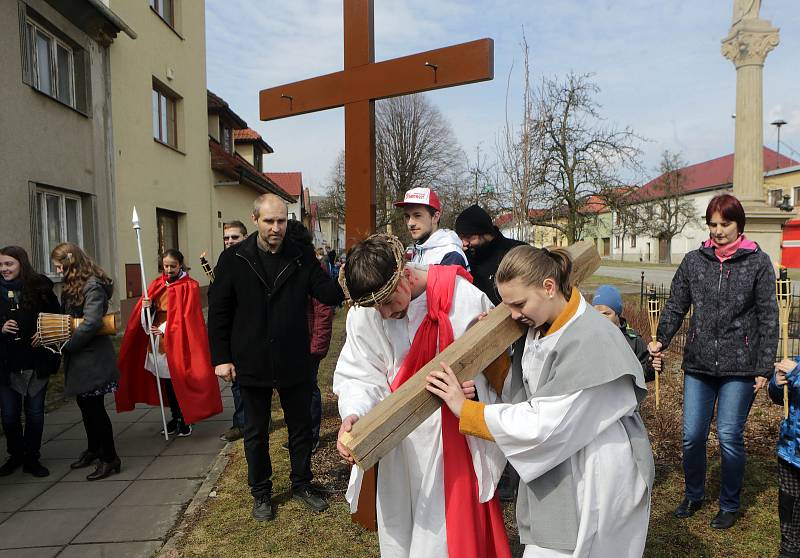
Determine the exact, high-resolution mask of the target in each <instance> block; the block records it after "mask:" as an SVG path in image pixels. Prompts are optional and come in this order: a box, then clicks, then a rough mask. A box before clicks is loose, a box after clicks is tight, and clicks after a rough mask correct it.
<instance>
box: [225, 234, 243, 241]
mask: <svg viewBox="0 0 800 558" xmlns="http://www.w3.org/2000/svg"><path fill="white" fill-rule="evenodd" d="M240 238H242V235H240V234H230V235H227V234H226V235H223V237H222V240H239V239H240Z"/></svg>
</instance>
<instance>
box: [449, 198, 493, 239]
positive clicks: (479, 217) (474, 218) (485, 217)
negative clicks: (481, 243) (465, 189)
mask: <svg viewBox="0 0 800 558" xmlns="http://www.w3.org/2000/svg"><path fill="white" fill-rule="evenodd" d="M493 232H494V225H493V224H492V218H491V217H489V214H488V213H486V211H484V210H483V209H482V208H481V207H480V206H478V205H471V206H469V207H468V208H466V209H465V210H464V211H462V212H461V213H460V214H459V216H458V217H456V234H457V235H459V236H470V235H473V234H486V233H493Z"/></svg>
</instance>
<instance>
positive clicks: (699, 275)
mask: <svg viewBox="0 0 800 558" xmlns="http://www.w3.org/2000/svg"><path fill="white" fill-rule="evenodd" d="M748 244H750V245H752V246H753V248H740V249H739V250H737V251H736V253H735V254H734V255H733V257H731V259H729V260H727V261H725V262H724V263H721V262H720V261H719V260H718V259H717V257H716V256H715V255H714V249H713V248H712V247H710V246H706V245H703V246H701V247H700V248H699V249H698V250H693V251H692V252H689V253H688V254H686V257H685V258H684V259H683V261H682V262H681V265H680V266H679V267H678V270H677V271H676V273H675V277H673V279H672V287H671V289H670V297H669V300H667V303H666V304H665V305H664V310H663V312H662V314H661V320H660V321H659V323H658V340H659V341H661V343H662V344H663V345H664V347H666V346H667V345H669V343H670V341H672V337H673V336H674V335H675V333H676V332H677V331H678V329H679V328H680V326H681V323H682V322H683V318H684V316H685V315H686V312H688V311H689V307H690V306H692V305H694V312H693V313H692V317H691V320H690V322H689V331H688V333H687V337H686V346H685V347H684V351H683V370H684V372H690V373H695V374H709V375H712V376H765V377H767V378H769V377H771V376H772V374H773V371H774V364H775V355H776V351H777V347H778V304H777V302H776V301H775V271H774V269H773V267H772V262H771V261H770V259H769V256H768V255H767V254H766V253H765V252H764V251H762V250H761V249H760V248H759V247H758V245H757V244H755V243H748Z"/></svg>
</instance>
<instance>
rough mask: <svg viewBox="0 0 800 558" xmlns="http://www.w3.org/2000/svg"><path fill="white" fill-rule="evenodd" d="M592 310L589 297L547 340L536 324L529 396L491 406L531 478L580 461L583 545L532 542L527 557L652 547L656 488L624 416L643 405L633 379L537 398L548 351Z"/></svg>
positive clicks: (526, 357)
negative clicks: (642, 469) (640, 463)
mask: <svg viewBox="0 0 800 558" xmlns="http://www.w3.org/2000/svg"><path fill="white" fill-rule="evenodd" d="M585 309H586V301H585V300H583V299H582V298H581V302H580V306H579V307H578V310H577V312H576V313H575V315H574V316H573V317H572V318H571V319H570V320H569V321H568V322H567V324H565V326H564V327H562V328H561V329H560V330H558V331H556V332H554V333H553V334H551V335H549V336H546V337H544V338H541V339H540V338H539V334H538V333H537V332H536V331H535V330H534V329H533V328H532V329H530V330H529V332H528V337H527V339H526V342H525V352H524V353H523V357H522V369H523V382H524V385H525V390H526V393H527V396H528V401H523V402H522V403H517V404H513V405H512V404H499V405H488V406H487V407H486V408H485V411H484V417H485V420H486V425H487V427H488V428H489V431H490V432H491V433H492V435H493V436H494V439H495V441H496V442H497V445H498V446H499V447H500V448H501V449H502V450H503V453H504V454H505V455H506V457H507V458H508V461H509V462H510V463H511V464H512V465H513V466H514V468H515V469H516V470H517V472H518V473H519V475H520V477H521V478H522V480H523V481H525V482H530V481H532V480H533V479H535V478H537V477H539V476H540V475H542V474H544V473H546V472H547V471H549V470H550V469H551V468H553V467H554V466H556V465H558V464H560V463H562V462H563V461H564V460H565V459H569V461H570V463H571V465H572V474H573V478H574V479H575V481H576V482H575V485H576V489H577V494H576V502H577V505H578V516H579V527H578V541H577V546H576V548H575V551H574V552H568V551H563V550H553V549H549V548H542V547H539V546H536V545H527V546H526V547H525V554H524V556H525V557H526V558H530V557H533V556H536V557H550V556H580V557H598V558H600V557H602V558H605V557H612V556H613V557H614V558H623V557H634V556H637V557H638V556H641V555H642V553H643V552H644V545H645V540H646V538H647V526H648V520H649V515H650V494H649V491H648V488H647V485H646V484H645V481H644V480H643V479H642V478H641V476H640V475H639V474H638V472H637V468H636V463H635V461H634V457H633V452H632V451H631V447H630V442H629V440H628V436H627V434H626V432H625V428H624V427H623V426H622V423H621V422H620V421H619V419H620V418H622V417H624V416H627V415H631V414H632V413H633V412H634V411H635V410H636V407H637V402H636V395H635V393H634V391H633V388H632V386H631V387H630V388H629V387H628V384H630V383H631V380H630V378H628V377H622V378H618V379H617V380H614V381H613V382H610V383H608V384H603V385H600V386H597V387H594V388H590V389H585V390H581V391H578V392H576V393H571V394H568V395H559V396H551V397H539V398H537V397H536V393H535V389H536V386H538V384H539V376H540V374H541V371H542V366H543V364H544V362H545V359H546V358H547V355H548V354H549V353H550V352H551V351H552V350H553V348H554V347H555V344H556V343H557V342H558V339H559V337H560V336H561V333H563V332H564V330H565V329H566V328H568V327H569V325H570V324H571V323H572V322H573V321H574V320H575V318H577V317H578V316H579V315H580V314H582V313H583V311H584V310H585ZM586 341H587V342H588V343H591V342H592V341H591V339H587V340H586ZM591 365H592V364H591V363H590V362H587V363H586V366H591ZM575 373H580V370H575Z"/></svg>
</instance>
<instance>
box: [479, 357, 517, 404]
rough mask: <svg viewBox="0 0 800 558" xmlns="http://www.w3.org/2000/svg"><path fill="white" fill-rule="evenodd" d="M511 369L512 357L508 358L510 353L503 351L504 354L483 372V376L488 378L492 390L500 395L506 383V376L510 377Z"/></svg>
mask: <svg viewBox="0 0 800 558" xmlns="http://www.w3.org/2000/svg"><path fill="white" fill-rule="evenodd" d="M510 368H511V357H510V356H508V351H503V354H501V355H500V356H499V357H497V358H496V359H495V360H494V361H493V362H492V363H491V364H490V365H489V366H487V367H486V369H485V370H484V371H483V375H484V376H486V380H487V381H488V382H489V385H490V386H492V389H493V390H494V392H495V393H496V394H498V395H500V394H501V393H502V392H503V384H504V383H505V381H506V376H508V371H509V369H510Z"/></svg>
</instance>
